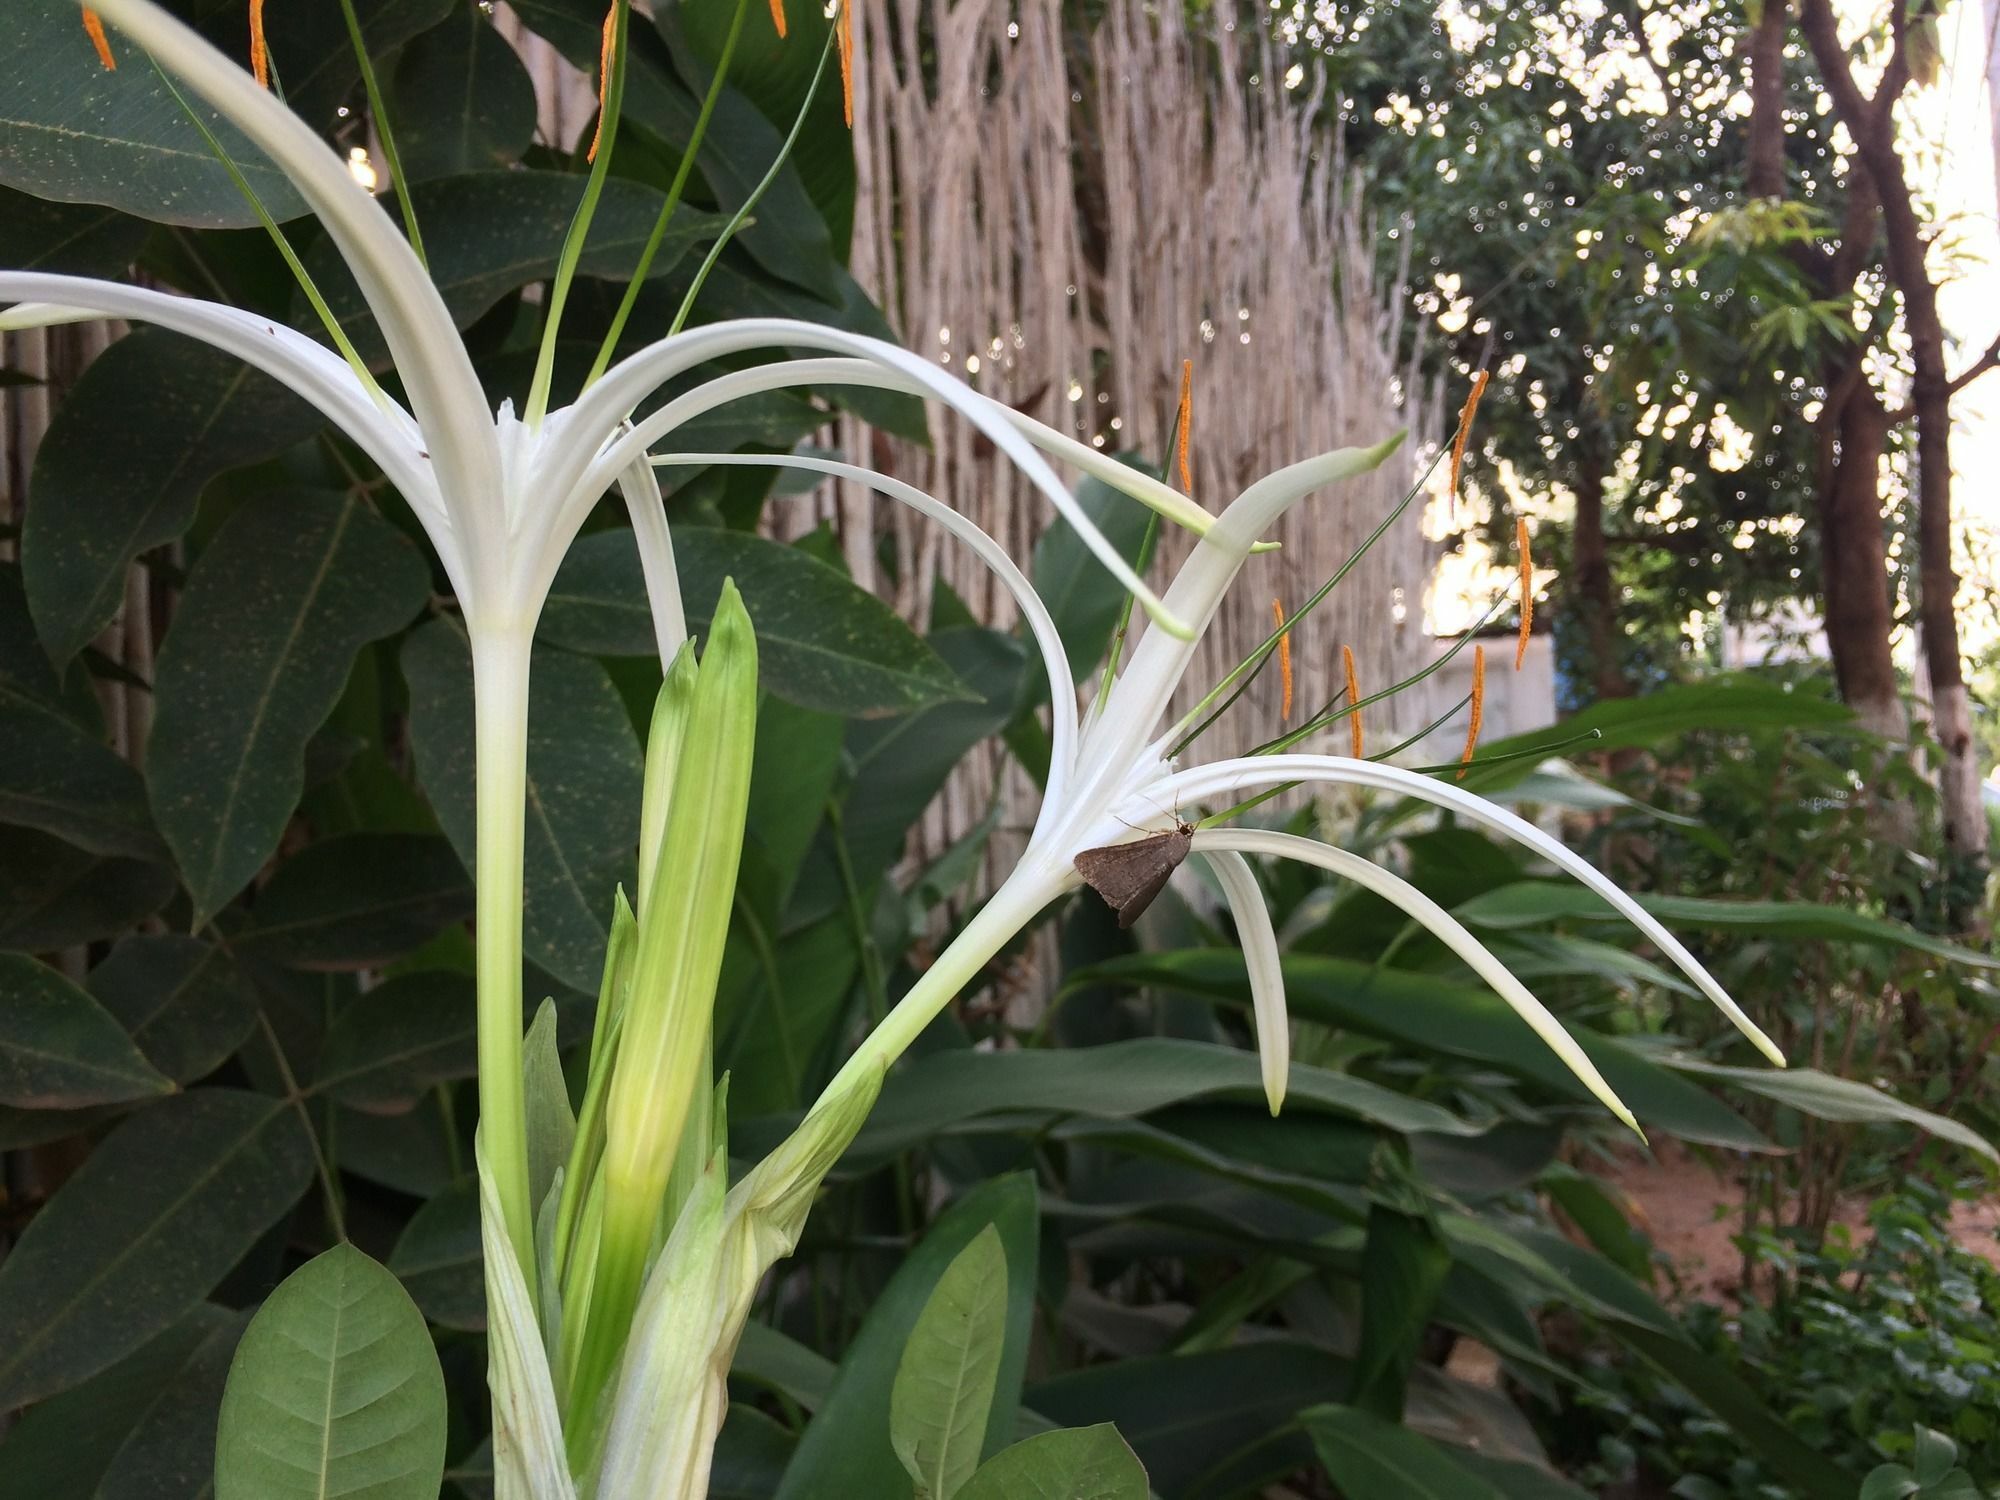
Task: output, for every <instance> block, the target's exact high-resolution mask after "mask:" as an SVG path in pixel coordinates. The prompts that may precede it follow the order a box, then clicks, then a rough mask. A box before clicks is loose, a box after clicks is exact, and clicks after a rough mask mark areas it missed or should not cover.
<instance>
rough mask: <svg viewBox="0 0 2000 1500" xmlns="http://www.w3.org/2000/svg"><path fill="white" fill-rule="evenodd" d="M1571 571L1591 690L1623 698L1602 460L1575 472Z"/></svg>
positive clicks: (1625, 686)
mask: <svg viewBox="0 0 2000 1500" xmlns="http://www.w3.org/2000/svg"><path fill="white" fill-rule="evenodd" d="M1570 548H1571V555H1570V561H1571V564H1572V566H1573V567H1574V568H1575V570H1576V609H1577V616H1578V618H1579V619H1580V620H1582V622H1583V639H1584V651H1585V653H1586V656H1587V662H1586V665H1587V667H1588V670H1589V675H1590V688H1591V691H1592V692H1593V693H1594V694H1595V695H1596V696H1597V697H1599V698H1626V697H1630V696H1631V693H1632V686H1631V684H1630V683H1628V682H1627V681H1626V680H1625V673H1624V669H1623V667H1622V665H1621V661H1620V658H1621V657H1622V655H1623V652H1622V651H1621V650H1620V649H1619V636H1620V632H1619V629H1618V604H1617V601H1616V600H1615V599H1614V598H1613V597H1612V593H1611V558H1610V554H1609V552H1608V551H1607V550H1606V548H1605V545H1604V464H1603V462H1602V461H1601V460H1599V459H1598V458H1596V457H1594V456H1591V457H1586V458H1585V459H1584V460H1583V461H1582V463H1581V465H1580V466H1579V468H1578V470H1577V475H1576V524H1575V526H1574V528H1573V529H1572V532H1571V538H1570Z"/></svg>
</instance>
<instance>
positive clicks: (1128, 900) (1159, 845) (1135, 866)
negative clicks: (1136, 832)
mask: <svg viewBox="0 0 2000 1500" xmlns="http://www.w3.org/2000/svg"><path fill="white" fill-rule="evenodd" d="M1193 843H1194V824H1192V823H1183V822H1179V821H1178V820H1176V826H1175V827H1174V828H1172V829H1170V830H1169V831H1167V832H1166V833H1154V834H1148V835H1147V836H1146V837H1145V838H1142V839H1134V840H1132V841H1131V842H1130V843H1129V844H1108V845H1106V846H1105V847H1104V848H1102V849H1085V850H1084V851H1083V852H1082V853H1081V854H1079V855H1077V857H1076V859H1075V861H1074V863H1075V865H1076V873H1077V874H1079V875H1081V876H1082V877H1083V883H1084V884H1085V885H1087V886H1089V887H1090V888H1091V889H1092V890H1093V891H1095V892H1097V894H1098V895H1100V896H1102V897H1103V898H1104V904H1105V905H1106V906H1108V907H1110V908H1111V909H1112V910H1113V911H1115V912H1117V913H1118V925H1119V926H1120V927H1121V928H1122V927H1130V926H1131V925H1132V924H1133V923H1134V922H1136V921H1138V920H1139V917H1140V915H1141V914H1142V913H1143V912H1144V911H1145V910H1146V908H1147V907H1149V906H1151V905H1152V904H1153V898H1154V897H1155V896H1157V895H1159V894H1160V892H1161V891H1163V890H1165V889H1166V888H1167V877H1168V876H1170V875H1172V874H1173V873H1174V871H1175V870H1177V869H1179V868H1180V865H1181V861H1182V860H1184V859H1186V858H1187V857H1188V849H1189V848H1190V847H1191V846H1192V845H1193Z"/></svg>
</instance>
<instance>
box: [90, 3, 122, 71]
mask: <svg viewBox="0 0 2000 1500" xmlns="http://www.w3.org/2000/svg"><path fill="white" fill-rule="evenodd" d="M83 29H84V30H85V31H86V32H88V33H89V35H90V45H91V46H93V47H95V48H96V49H97V60H98V61H99V62H100V63H102V64H104V67H105V70H106V71H107V72H111V73H116V72H117V71H118V59H117V58H115V57H113V56H112V55H111V41H110V39H109V38H108V37H106V36H105V34H104V22H103V21H102V20H101V19H99V17H98V14H97V12H96V11H94V10H91V9H89V8H88V7H85V9H84V12H83Z"/></svg>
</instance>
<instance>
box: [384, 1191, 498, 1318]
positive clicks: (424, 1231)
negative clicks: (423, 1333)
mask: <svg viewBox="0 0 2000 1500" xmlns="http://www.w3.org/2000/svg"><path fill="white" fill-rule="evenodd" d="M389 1269H390V1270H392V1271H394V1272H395V1273H396V1275H397V1277H398V1278H399V1279H400V1280H401V1281H402V1283H403V1286H404V1287H405V1289H407V1290H408V1292H409V1294H410V1296H411V1297H412V1298H414V1299H415V1300H416V1304H417V1306H418V1307H421V1308H422V1309H423V1310H424V1316H425V1317H427V1318H429V1319H430V1320H431V1321H432V1322H433V1323H435V1324H437V1325H438V1326H439V1327H440V1328H457V1329H463V1330H465V1331H467V1332H472V1333H477V1332H479V1331H480V1330H482V1329H484V1328H485V1327H486V1270H485V1260H484V1257H483V1256H482V1254H481V1252H480V1245H479V1184H478V1183H477V1182H476V1181H475V1180H473V1179H472V1178H469V1177H468V1178H465V1179H462V1180H461V1181H458V1182H455V1183H453V1184H452V1185H451V1186H450V1187H448V1188H446V1189H444V1191H443V1192H441V1193H438V1194H437V1195H436V1196H435V1197H433V1198H432V1199H431V1200H430V1201H429V1202H428V1203H426V1204H424V1206H423V1207H422V1208H420V1209H418V1210H417V1211H416V1213H414V1214H412V1215H411V1216H410V1222H409V1223H408V1224H405V1225H404V1226H403V1232H402V1234H401V1235H400V1236H398V1238H397V1240H396V1248H395V1249H394V1250H393V1251H391V1252H390V1254H389Z"/></svg>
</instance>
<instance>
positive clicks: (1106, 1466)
mask: <svg viewBox="0 0 2000 1500" xmlns="http://www.w3.org/2000/svg"><path fill="white" fill-rule="evenodd" d="M1148 1493H1149V1492H1148V1490H1147V1488H1146V1470H1145V1467H1144V1466H1143V1465H1142V1464H1141V1463H1140V1462H1139V1458H1138V1455H1137V1454H1135V1453H1133V1451H1132V1450H1131V1449H1130V1448H1128V1447H1127V1446H1126V1445H1125V1439H1123V1438H1122V1437H1120V1436H1119V1435H1118V1429H1117V1428H1116V1427H1114V1426H1112V1425H1111V1424H1110V1423H1109V1422H1102V1423H1099V1424H1098V1425H1097V1426H1095V1427H1064V1428H1059V1429H1057V1430H1056V1431H1054V1432H1042V1433H1037V1434H1036V1435H1035V1436H1033V1437H1031V1438H1028V1439H1027V1440H1026V1441H1024V1442H1019V1443H1016V1444H1015V1445H1014V1446H1013V1447H1011V1448H1003V1449H1001V1450H1000V1452H998V1453H996V1454H994V1455H993V1457H991V1458H989V1459H988V1460H987V1461H986V1462H985V1463H984V1464H982V1465H981V1466H980V1469H979V1472H978V1473H976V1474H974V1475H973V1476H972V1480H971V1482H970V1483H969V1484H967V1485H966V1487H965V1488H964V1489H962V1490H960V1491H959V1492H958V1500H1146V1497H1147V1494H1148Z"/></svg>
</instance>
